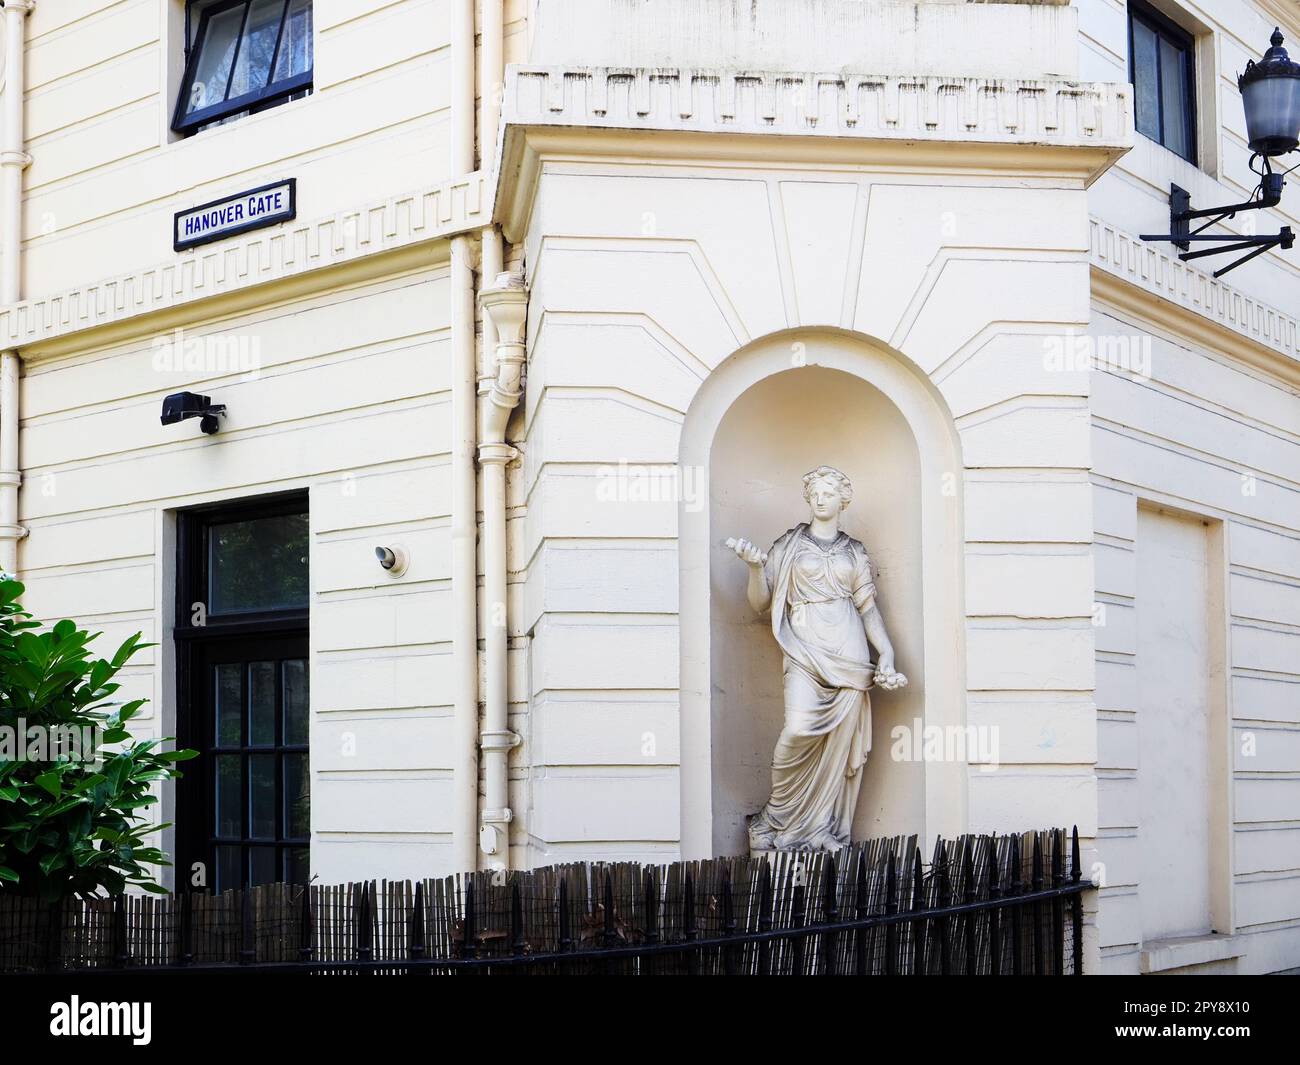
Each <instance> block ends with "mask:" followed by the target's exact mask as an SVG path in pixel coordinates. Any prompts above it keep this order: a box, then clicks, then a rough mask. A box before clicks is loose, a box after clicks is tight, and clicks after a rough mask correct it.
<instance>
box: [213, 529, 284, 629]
mask: <svg viewBox="0 0 1300 1065" xmlns="http://www.w3.org/2000/svg"><path fill="white" fill-rule="evenodd" d="M210 550H211V554H210V557H209V571H208V597H209V609H210V611H211V612H212V613H214V614H227V613H247V612H251V611H261V610H287V609H291V608H293V607H300V606H302V605H303V604H305V603H306V602H307V590H308V584H307V556H308V549H307V515H306V514H286V515H283V516H281V517H273V518H256V519H254V520H252V521H241V522H231V523H230V524H227V525H216V526H213V528H212V533H211V548H210Z"/></svg>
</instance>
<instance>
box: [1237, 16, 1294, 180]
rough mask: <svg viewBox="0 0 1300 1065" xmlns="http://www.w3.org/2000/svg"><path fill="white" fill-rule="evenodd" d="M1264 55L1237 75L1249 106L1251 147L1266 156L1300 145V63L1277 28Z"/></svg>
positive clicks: (1248, 126) (1248, 128) (1238, 83)
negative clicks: (1290, 53) (1283, 41)
mask: <svg viewBox="0 0 1300 1065" xmlns="http://www.w3.org/2000/svg"><path fill="white" fill-rule="evenodd" d="M1269 43H1270V44H1272V46H1273V47H1272V48H1270V49H1269V50H1268V51H1267V52H1265V53H1264V58H1263V59H1261V60H1260V61H1259V62H1258V63H1256V62H1255V61H1254V60H1253V59H1252V60H1251V61H1250V62H1248V63H1247V64H1246V69H1245V71H1243V72H1242V74H1241V76H1240V77H1238V78H1237V88H1238V89H1240V90H1241V103H1242V106H1243V107H1244V108H1245V109H1246V134H1247V137H1248V139H1249V140H1250V150H1251V151H1252V152H1254V153H1255V154H1256V155H1260V156H1263V157H1264V158H1265V159H1267V158H1269V157H1270V156H1277V155H1285V154H1286V153H1287V152H1290V151H1294V150H1295V148H1296V145H1297V144H1300V63H1293V62H1291V58H1290V57H1289V56H1288V55H1287V54H1286V49H1285V48H1283V47H1282V31H1281V30H1280V29H1275V30H1274V31H1273V36H1272V38H1271V39H1270V41H1269Z"/></svg>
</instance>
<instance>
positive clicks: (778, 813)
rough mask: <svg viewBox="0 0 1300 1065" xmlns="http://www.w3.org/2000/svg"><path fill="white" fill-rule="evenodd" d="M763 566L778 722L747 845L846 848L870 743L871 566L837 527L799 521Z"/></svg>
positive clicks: (862, 549)
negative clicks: (781, 702) (815, 531)
mask: <svg viewBox="0 0 1300 1065" xmlns="http://www.w3.org/2000/svg"><path fill="white" fill-rule="evenodd" d="M764 572H765V574H766V576H767V582H768V587H769V588H770V589H771V592H772V632H773V634H774V635H775V636H776V639H777V643H779V644H780V646H781V650H782V652H783V653H784V656H785V669H784V674H785V682H784V687H785V727H784V728H783V730H782V732H781V738H780V739H779V740H778V741H777V745H776V751H775V753H774V754H773V756H772V795H771V798H770V799H768V802H767V805H766V806H765V807H763V809H762V810H761V811H760V812H759V813H757V814H756V815H755V816H754V817H753V818H752V819H751V821H750V828H749V833H750V845H751V846H752V847H753V848H754V849H755V850H770V849H773V848H775V849H777V850H826V849H831V848H835V847H842V846H846V845H847V844H848V843H849V834H850V830H851V828H852V824H853V811H854V808H855V807H856V806H857V801H858V791H859V789H860V788H861V785H862V767H863V765H864V763H865V762H866V760H867V752H868V751H869V750H870V749H871V703H870V700H869V698H868V695H867V690H868V689H869V688H870V687H871V677H872V664H871V650H870V647H869V645H868V643H867V636H866V631H865V628H864V626H863V622H862V616H861V615H862V611H864V610H865V609H867V607H868V606H869V605H870V604H871V603H872V602H873V601H874V599H875V594H876V589H875V585H874V583H873V582H872V580H871V562H870V560H869V559H868V558H867V550H866V548H865V547H863V546H862V544H861V543H859V542H858V541H857V540H855V539H853V538H852V537H851V536H849V535H847V534H846V533H840V534H839V535H838V536H837V537H836V538H835V539H834V540H833V541H830V542H825V541H822V540H818V539H817V538H816V537H814V536H813V535H812V533H811V532H810V531H809V527H808V525H807V523H801V524H799V525H798V526H796V527H795V528H793V529H791V530H790V531H789V532H787V533H786V534H785V535H784V536H782V537H781V538H780V539H778V540H777V541H776V543H774V544H773V545H772V550H771V551H769V552H768V556H767V562H766V563H765V564H764Z"/></svg>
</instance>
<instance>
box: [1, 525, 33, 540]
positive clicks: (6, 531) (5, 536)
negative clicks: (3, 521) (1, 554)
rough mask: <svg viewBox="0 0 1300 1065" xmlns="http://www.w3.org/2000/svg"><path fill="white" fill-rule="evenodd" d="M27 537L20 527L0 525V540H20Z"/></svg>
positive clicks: (23, 529) (24, 528)
mask: <svg viewBox="0 0 1300 1065" xmlns="http://www.w3.org/2000/svg"><path fill="white" fill-rule="evenodd" d="M26 535H27V529H26V527H25V526H22V525H0V540H21V539H23V538H24V537H25V536H26Z"/></svg>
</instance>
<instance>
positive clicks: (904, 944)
mask: <svg viewBox="0 0 1300 1065" xmlns="http://www.w3.org/2000/svg"><path fill="white" fill-rule="evenodd" d="M1067 847H1068V849H1069V868H1068V872H1067V865H1066V850H1067ZM1091 887H1092V884H1091V883H1090V882H1089V881H1085V880H1084V879H1083V877H1082V870H1081V867H1080V858H1079V837H1078V830H1077V828H1076V829H1075V830H1074V831H1073V832H1072V833H1071V834H1070V836H1069V837H1068V839H1067V835H1066V833H1065V832H1064V831H1062V830H1060V829H1053V830H1048V831H1041V832H1031V833H1025V834H1022V835H1011V836H992V835H984V836H962V837H960V838H958V839H956V840H939V841H938V842H937V844H936V846H935V850H934V853H933V855H932V858H931V860H930V862H929V863H928V864H927V863H924V862H923V861H922V857H921V853H920V850H919V849H918V847H917V845H916V839H915V837H897V838H893V839H878V840H870V841H867V842H865V843H859V844H854V845H853V846H852V847H850V848H846V849H845V850H843V851H840V852H837V853H834V854H827V853H819V854H796V853H784V852H783V853H778V854H773V855H770V856H767V857H760V858H724V859H712V860H709V861H701V862H676V863H673V864H671V865H666V866H644V865H640V864H637V863H630V862H629V863H614V864H600V863H593V864H587V863H582V864H573V865H564V866H549V867H546V868H542V869H535V870H527V871H520V872H515V873H511V874H509V875H508V876H500V875H494V874H492V873H491V872H482V873H474V874H468V875H460V876H455V877H447V878H444V879H441V880H425V881H419V882H416V883H414V884H412V883H411V882H410V881H398V882H394V881H383V882H378V883H377V882H375V881H366V882H361V883H354V884H344V885H311V886H306V885H289V884H274V885H268V886H266V887H260V888H254V889H251V890H248V891H242V892H227V893H225V894H223V895H219V896H217V895H208V894H201V893H184V894H180V895H173V896H164V897H149V896H145V897H134V896H132V897H118V898H116V899H111V900H110V899H91V900H66V901H64V902H61V903H56V904H53V905H42V904H39V903H37V902H35V901H34V900H28V899H21V898H16V897H13V896H11V895H6V894H0V972H36V971H44V972H49V971H68V970H74V971H78V972H85V973H128V972H137V973H143V972H151V971H160V970H172V969H179V968H184V969H187V970H190V971H195V972H203V971H218V970H220V971H231V970H232V969H238V968H240V967H255V968H256V969H257V970H259V971H283V972H297V973H312V974H325V973H351V974H366V973H391V974H428V973H493V972H524V973H597V974H609V975H620V974H628V975H656V974H673V973H684V974H697V973H698V974H710V973H717V974H727V975H730V974H762V975H766V974H797V975H808V974H827V975H833V974H848V973H861V974H885V975H893V974H900V975H901V974H927V973H965V974H967V975H976V974H992V975H1002V974H1012V973H1043V974H1064V973H1073V974H1078V973H1081V972H1082V970H1083V966H1082V954H1083V948H1082V935H1083V895H1084V893H1085V892H1086V891H1088V890H1090V889H1091Z"/></svg>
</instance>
